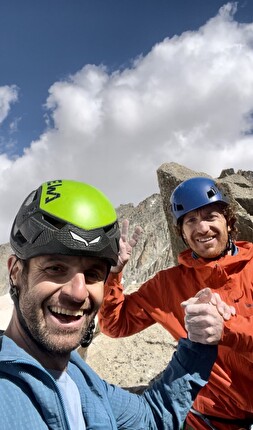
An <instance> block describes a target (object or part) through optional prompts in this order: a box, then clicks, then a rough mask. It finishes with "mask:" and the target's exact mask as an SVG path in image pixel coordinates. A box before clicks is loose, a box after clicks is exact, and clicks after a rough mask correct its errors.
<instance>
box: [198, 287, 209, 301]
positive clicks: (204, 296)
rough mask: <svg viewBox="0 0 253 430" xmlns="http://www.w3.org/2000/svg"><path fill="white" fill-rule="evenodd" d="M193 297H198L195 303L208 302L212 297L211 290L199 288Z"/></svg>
mask: <svg viewBox="0 0 253 430" xmlns="http://www.w3.org/2000/svg"><path fill="white" fill-rule="evenodd" d="M195 297H197V298H198V301H197V303H209V302H210V301H211V298H212V290H211V289H210V288H204V289H203V290H200V291H199V292H198V293H197V294H196V296H195Z"/></svg>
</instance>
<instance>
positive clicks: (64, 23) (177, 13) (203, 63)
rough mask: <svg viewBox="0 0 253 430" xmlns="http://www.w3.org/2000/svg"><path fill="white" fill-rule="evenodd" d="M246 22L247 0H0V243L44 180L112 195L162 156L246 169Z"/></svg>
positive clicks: (250, 55)
mask: <svg viewBox="0 0 253 430" xmlns="http://www.w3.org/2000/svg"><path fill="white" fill-rule="evenodd" d="M220 8H222V9H220ZM252 26H253V2H252V1H251V0H242V1H238V2H237V3H226V2H224V1H218V0H212V1H209V0H191V1H190V0H167V1H166V0H153V1H151V0H89V1H88V0H82V1H81V0H72V1H70V0H57V1H56V0H55V1H53V0H43V1H42V0H22V1H20V0H0V178H1V181H0V198H1V200H2V201H4V202H5V205H4V207H1V210H0V227H1V228H0V231H1V232H0V243H3V242H5V241H8V235H7V233H6V232H8V228H9V225H10V221H9V220H10V219H12V218H13V216H14V214H15V212H16V210H17V208H18V206H19V205H20V203H21V202H22V200H23V199H24V197H25V196H26V194H27V193H28V192H29V191H30V190H31V189H33V188H35V187H36V186H38V185H39V184H40V183H41V182H42V181H44V180H48V179H54V178H58V177H68V178H73V179H78V180H83V181H85V182H89V183H92V184H93V185H95V186H98V187H99V188H101V189H102V190H103V191H104V192H105V193H106V194H107V195H108V196H109V197H110V198H111V199H112V201H113V203H114V204H115V206H118V205H119V204H120V203H128V202H133V203H135V204H137V203H138V202H140V201H141V200H142V199H144V198H145V197H148V196H149V195H151V194H152V193H153V192H157V191H158V187H157V180H156V170H157V168H158V167H159V166H160V165H161V164H162V163H163V162H171V161H175V162H178V163H179V164H183V165H185V166H186V167H189V168H191V169H194V170H196V171H204V172H206V173H209V174H211V175H213V176H218V175H219V173H220V171H221V169H223V168H229V167H233V168H235V169H240V168H241V169H245V170H252V157H251V156H252V155H253V154H252V149H250V148H251V147H252V137H251V130H252V127H253V125H252V124H251V123H252V111H253V78H251V74H252V66H253V27H252ZM250 71H251V73H250ZM252 75H253V74H252Z"/></svg>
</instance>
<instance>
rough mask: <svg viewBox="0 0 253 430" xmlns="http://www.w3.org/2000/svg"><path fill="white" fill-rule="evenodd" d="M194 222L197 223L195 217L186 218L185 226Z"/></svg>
mask: <svg viewBox="0 0 253 430" xmlns="http://www.w3.org/2000/svg"><path fill="white" fill-rule="evenodd" d="M194 222H196V217H193V216H192V217H189V218H186V219H185V221H184V223H185V224H193V223H194Z"/></svg>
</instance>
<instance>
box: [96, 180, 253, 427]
mask: <svg viewBox="0 0 253 430" xmlns="http://www.w3.org/2000/svg"><path fill="white" fill-rule="evenodd" d="M170 203H171V211H172V216H173V220H174V224H175V227H176V229H177V232H178V234H179V235H180V236H181V237H182V239H183V241H184V243H185V244H186V246H187V249H186V250H185V251H183V252H182V253H181V254H179V256H178V265H177V266H175V267H170V268H168V269H166V270H162V271H160V272H158V273H157V274H156V275H155V276H154V277H153V278H152V279H149V280H147V282H145V283H144V284H143V285H142V286H141V287H140V288H139V290H138V291H136V292H134V293H132V294H130V295H127V294H123V286H122V284H121V277H122V269H123V267H124V265H125V264H126V263H127V261H128V259H129V257H130V254H131V243H129V242H128V240H127V224H126V225H124V235H123V236H124V237H123V240H122V239H121V241H120V243H121V245H120V248H121V249H120V258H119V260H118V264H117V266H114V268H113V271H112V272H113V273H112V272H111V273H110V275H109V277H108V280H107V285H106V287H105V298H104V302H103V306H102V308H101V311H100V320H99V323H100V329H101V331H102V332H104V333H105V334H107V335H109V336H111V337H122V336H129V335H132V334H134V333H138V332H140V331H141V330H144V329H145V328H147V327H149V326H150V325H152V324H154V323H155V322H158V323H160V324H162V326H163V327H164V328H165V329H167V330H168V331H169V332H170V333H171V334H172V335H173V336H174V337H175V339H177V340H178V339H179V338H180V337H184V336H186V333H187V332H188V337H189V338H190V339H191V340H192V341H196V340H198V341H202V342H203V343H205V342H207V343H208V344H211V343H213V342H214V341H216V340H217V335H218V337H219V336H220V329H221V326H222V338H221V341H220V342H219V349H218V358H217V360H216V363H215V365H214V367H213V370H212V373H211V377H210V379H209V382H208V384H207V385H206V386H205V387H204V388H203V389H202V390H201V392H200V393H199V395H198V396H197V398H196V400H195V402H194V407H193V408H192V409H191V412H190V413H189V414H188V417H187V424H186V427H185V428H186V429H197V430H208V429H213V430H214V429H218V430H236V429H249V428H251V424H253V401H252V399H251V397H249V392H251V387H252V384H253V373H252V367H253V358H252V357H253V355H252V352H253V341H252V340H253V338H252V333H253V331H252V326H253V299H252V298H253V276H252V275H253V244H252V243H249V242H238V241H237V242H236V241H235V237H236V225H235V223H236V215H235V209H234V207H233V205H232V204H231V203H230V202H229V199H228V197H227V196H226V194H225V193H224V192H223V191H222V189H221V188H220V187H219V186H218V185H217V184H216V183H215V181H214V180H213V179H210V178H207V177H194V178H191V179H188V180H186V181H184V182H182V183H181V184H180V185H178V187H177V188H176V189H175V190H174V192H173V193H172V196H171V200H170ZM204 287H208V288H210V289H211V290H212V291H213V294H214V295H215V297H216V299H217V305H218V304H219V301H220V300H221V299H222V300H223V301H224V302H226V303H227V304H228V305H229V306H230V309H231V313H232V314H234V313H235V312H234V311H233V310H232V309H233V308H235V310H236V315H233V316H232V317H231V318H230V319H229V320H226V319H227V318H226V315H225V314H224V313H222V312H220V313H221V314H222V315H220V316H219V317H217V316H216V315H215V312H216V308H215V307H214V306H212V305H211V304H209V303H206V304H205V303H202V304H196V303H195V302H196V300H197V298H195V299H190V297H191V296H195V295H198V292H199V291H200V290H202V289H203V288H204ZM206 302H209V298H208V296H207V300H206ZM182 305H183V308H184V310H185V313H186V315H185V313H184V312H183V309H182ZM218 307H219V305H218ZM197 312H198V315H197ZM135 315H138V318H136V316H135ZM221 316H223V319H225V321H223V320H222V318H221ZM215 320H216V325H215ZM211 321H213V323H214V324H213V326H212V327H210V326H209V322H211ZM201 329H202V334H203V336H204V333H205V335H206V339H204V337H203V338H202V339H201V335H200V330H201ZM252 428H253V426H252Z"/></svg>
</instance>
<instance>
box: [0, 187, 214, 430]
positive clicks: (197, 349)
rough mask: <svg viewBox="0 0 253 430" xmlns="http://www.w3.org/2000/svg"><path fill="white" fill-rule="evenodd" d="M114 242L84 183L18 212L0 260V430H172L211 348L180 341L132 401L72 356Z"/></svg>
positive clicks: (35, 195)
mask: <svg viewBox="0 0 253 430" xmlns="http://www.w3.org/2000/svg"><path fill="white" fill-rule="evenodd" d="M119 237H120V233H119V228H118V223H117V216H116V212H115V210H114V208H113V206H112V205H111V203H110V201H109V200H108V199H107V197H106V196H105V195H104V194H103V193H102V192H100V191H99V190H97V189H96V188H94V187H92V186H90V185H87V184H84V183H80V182H76V181H70V180H54V181H50V182H46V183H43V184H42V185H41V186H40V187H39V188H37V189H36V190H35V191H33V192H32V193H30V194H29V196H28V197H27V198H26V199H25V201H24V203H23V204H22V205H21V208H20V209H19V211H18V214H17V216H16V218H15V220H14V223H13V227H12V230H11V236H10V242H11V246H12V248H13V251H14V254H13V255H11V256H10V257H9V260H8V268H9V279H10V293H11V297H12V298H13V301H14V305H15V306H14V309H13V314H12V318H11V321H10V323H9V326H8V327H7V329H6V331H5V333H4V335H3V336H1V337H0V392H1V401H0V428H1V430H31V429H33V430H45V429H52V430H70V429H72V430H84V429H92V430H99V429H100V430H109V429H110V430H116V429H124V430H127V429H129V430H130V429H132V430H133V429H134V430H147V429H153V430H155V429H179V428H180V426H181V424H182V422H183V421H184V419H185V416H186V414H187V412H188V410H189V408H190V406H191V405H192V402H193V400H194V398H195V397H196V395H197V393H198V391H199V390H200V389H201V388H202V387H203V385H205V383H206V382H207V379H208V377H209V376H210V372H211V368H212V365H213V363H214V360H215V358H216V356H217V346H216V345H202V344H200V343H194V342H191V341H190V340H189V339H182V340H181V341H180V342H179V346H178V350H177V352H176V353H175V354H174V356H173V358H172V360H171V363H170V364H169V366H168V367H167V368H166V369H165V371H164V373H163V375H162V377H161V379H160V380H158V381H156V382H155V383H154V384H153V386H152V387H150V388H149V389H147V390H146V391H145V392H144V393H143V394H142V395H141V396H139V395H137V394H132V393H129V392H128V391H126V390H123V389H121V388H119V387H116V386H113V385H110V384H108V383H106V382H105V381H103V380H101V378H100V377H99V376H98V375H96V374H95V372H93V371H92V369H91V368H90V367H89V366H88V365H87V364H86V363H85V362H84V361H83V360H82V359H81V357H80V356H79V354H78V353H77V352H76V351H75V349H76V348H77V347H78V346H79V345H80V344H81V343H82V342H84V340H85V338H86V337H87V334H89V330H90V327H91V324H92V321H93V320H94V317H95V315H96V313H97V311H98V309H99V307H100V306H101V304H102V301H103V294H104V283H105V280H106V278H107V276H108V274H109V271H110V269H111V266H115V265H116V264H117V262H118V251H119ZM192 300H193V301H198V300H201V299H197V298H195V299H192ZM193 306H198V305H197V304H193ZM215 309H216V308H215ZM203 336H204V337H205V334H204V335H201V336H200V337H201V338H202V337H203ZM218 340H219V339H217V342H218ZM195 341H198V336H197V335H195ZM217 342H214V343H217ZM106 365H107V363H106ZM112 365H113V363H112Z"/></svg>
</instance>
